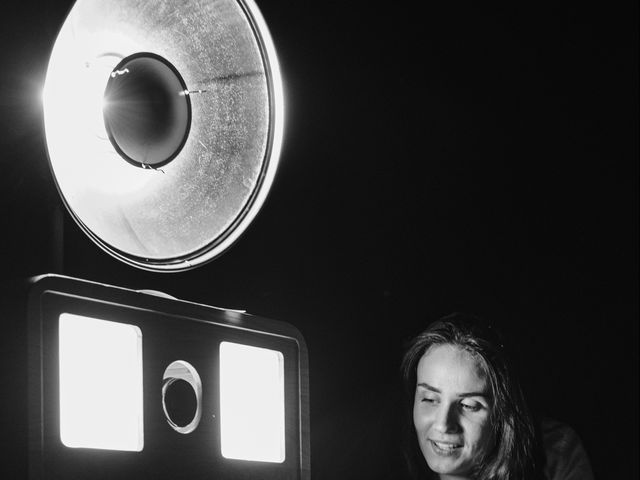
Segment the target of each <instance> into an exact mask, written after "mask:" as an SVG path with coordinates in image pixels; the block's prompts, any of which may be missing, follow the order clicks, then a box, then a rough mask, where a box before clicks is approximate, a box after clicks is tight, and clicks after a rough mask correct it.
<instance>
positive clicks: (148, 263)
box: [43, 0, 285, 273]
mask: <svg viewBox="0 0 640 480" xmlns="http://www.w3.org/2000/svg"><path fill="white" fill-rule="evenodd" d="M235 1H236V3H237V4H238V6H239V7H240V8H241V9H242V11H243V13H244V14H245V16H246V18H247V20H248V23H249V25H250V27H251V29H252V31H253V34H254V38H255V41H256V43H257V46H258V48H259V50H260V53H261V57H262V58H261V60H262V63H263V66H264V70H265V80H266V84H267V93H268V99H269V120H270V122H269V125H268V134H267V144H266V148H265V155H264V160H263V163H262V168H261V171H260V173H259V176H258V179H257V181H256V186H255V188H254V190H253V192H252V194H251V196H250V197H249V199H248V201H247V203H246V205H245V206H244V208H243V209H242V210H241V211H240V213H239V214H238V215H237V216H236V217H235V218H234V219H233V221H232V222H231V224H230V225H229V226H228V227H227V228H226V229H225V230H224V231H222V232H221V233H220V234H219V235H217V236H216V237H215V238H213V239H211V241H210V242H209V243H208V244H207V245H205V246H204V247H202V248H200V249H197V250H194V251H192V252H189V253H187V254H185V255H181V256H177V257H166V258H163V259H149V258H145V257H140V256H137V255H132V254H129V253H126V252H124V251H122V250H120V249H118V248H116V247H114V246H113V245H111V244H110V243H108V242H106V241H104V240H103V239H102V238H100V237H99V236H98V235H97V234H95V233H94V232H93V231H92V230H91V229H90V228H89V227H87V226H86V225H85V223H84V222H83V221H82V219H81V218H80V217H79V216H78V215H77V214H76V213H75V211H74V210H73V209H72V208H71V206H70V205H69V203H68V201H67V199H66V198H65V196H64V194H63V192H62V189H61V188H60V185H59V183H58V180H57V178H56V175H55V170H54V168H53V164H52V160H51V156H50V152H49V149H48V148H46V151H47V159H48V163H49V167H50V170H51V172H52V176H53V179H54V183H55V185H56V189H57V190H58V194H59V195H60V198H61V199H62V201H63V204H64V205H65V208H66V209H67V211H68V212H69V214H70V215H71V217H72V218H73V220H74V221H75V222H76V223H77V224H78V226H79V227H80V228H81V230H82V231H83V232H84V233H85V234H86V235H87V236H88V237H89V238H90V239H91V240H92V241H93V242H94V243H95V244H96V245H98V247H100V248H101V249H102V250H103V251H105V252H106V253H108V254H109V255H111V256H112V257H114V258H116V259H117V260H120V261H121V262H123V263H125V264H127V265H130V266H133V267H137V268H139V269H142V270H147V271H151V272H161V273H172V272H182V271H187V270H192V269H194V268H197V267H199V266H201V265H204V264H206V263H209V262H210V261H212V260H214V259H215V258H217V257H219V256H220V255H222V254H223V253H224V252H225V251H226V250H228V249H229V248H230V247H231V246H232V245H233V244H234V243H235V242H236V241H237V240H238V239H239V238H240V236H241V235H242V234H243V233H244V232H245V230H246V229H247V228H248V226H249V225H250V224H251V222H252V221H253V219H254V218H255V217H256V215H257V214H258V212H259V211H260V209H261V208H262V206H263V204H264V202H265V201H266V198H267V196H268V194H269V190H270V189H271V186H272V184H273V181H274V178H275V174H276V170H277V167H278V164H279V160H280V153H281V149H282V141H283V136H284V122H285V118H284V93H283V86H282V77H281V73H280V65H279V62H278V59H277V55H276V50H275V46H274V43H273V40H272V38H271V34H270V32H269V29H268V27H267V25H266V22H265V20H264V18H263V16H262V14H261V13H260V10H259V9H258V6H257V5H256V4H255V2H254V1H253V0H235ZM72 9H73V6H72V7H71V8H70V9H69V13H71V11H72ZM67 17H68V15H67ZM61 28H62V27H61ZM52 48H53V47H52ZM43 128H44V117H43ZM44 131H46V128H44Z"/></svg>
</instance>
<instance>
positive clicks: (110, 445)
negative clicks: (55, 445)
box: [59, 313, 144, 452]
mask: <svg viewBox="0 0 640 480" xmlns="http://www.w3.org/2000/svg"><path fill="white" fill-rule="evenodd" d="M59 348H60V351H59V357H60V439H61V440H62V443H63V444H64V445H66V446H67V447H75V448H78V447H80V448H99V449H108V450H125V451H138V452H139V451H141V450H142V448H143V445H144V429H143V397H142V332H141V331H140V329H139V328H138V327H137V326H135V325H128V324H123V323H116V322H110V321H106V320H98V319H95V318H90V317H84V316H80V315H73V314H69V313H63V314H62V315H60V323H59Z"/></svg>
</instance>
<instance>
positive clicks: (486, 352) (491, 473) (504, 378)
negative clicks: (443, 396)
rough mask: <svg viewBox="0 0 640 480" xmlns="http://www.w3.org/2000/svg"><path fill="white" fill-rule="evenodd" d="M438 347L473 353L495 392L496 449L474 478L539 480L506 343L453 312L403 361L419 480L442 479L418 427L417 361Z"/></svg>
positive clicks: (410, 446) (413, 465)
mask: <svg viewBox="0 0 640 480" xmlns="http://www.w3.org/2000/svg"><path fill="white" fill-rule="evenodd" d="M433 345H454V346H456V347H459V348H462V349H464V350H465V351H468V352H469V353H471V354H472V355H473V356H474V357H475V358H476V359H477V360H478V361H479V362H480V365H481V368H482V369H483V371H484V373H485V374H486V377H487V380H488V382H489V388H490V393H491V402H492V409H491V417H490V418H491V425H492V428H493V431H494V438H495V444H494V446H493V448H492V449H491V450H490V451H489V452H488V453H487V456H486V457H485V458H484V460H483V461H482V462H480V463H481V464H478V465H476V467H475V468H476V470H475V471H474V472H473V473H472V475H473V478H474V479H476V480H528V479H532V478H536V475H535V473H534V472H535V470H536V465H535V464H536V460H535V458H536V445H535V442H536V440H535V429H534V422H533V420H532V417H531V414H530V412H529V409H528V408H527V405H526V402H525V399H524V396H523V394H522V391H521V389H520V386H519V384H518V382H517V381H516V379H515V378H514V375H513V372H512V368H511V366H510V364H509V362H508V360H507V356H506V354H505V351H504V350H505V348H504V345H503V340H502V338H501V336H500V334H499V333H498V332H497V331H496V330H495V328H493V327H492V326H491V325H490V324H488V323H486V322H484V321H483V320H481V319H480V318H478V317H475V316H472V315H466V314H460V313H454V314H451V315H448V316H446V317H443V318H441V319H440V320H438V321H436V322H434V323H432V324H431V325H429V327H428V328H427V329H426V330H425V331H424V332H422V333H421V334H420V335H418V336H417V337H416V338H414V339H413V341H412V342H411V343H410V344H409V346H408V348H407V349H406V353H405V355H404V358H403V361H402V367H401V368H402V377H403V383H404V387H405V394H406V401H407V404H406V408H405V411H406V412H407V418H406V420H405V428H406V432H405V433H406V445H405V454H406V457H407V462H408V465H409V469H410V471H411V473H412V475H413V476H414V478H421V479H425V478H437V476H435V474H433V472H431V470H430V469H429V467H428V466H427V463H426V461H425V460H424V457H423V455H422V452H421V451H420V447H419V445H418V440H417V436H416V432H415V428H414V426H413V402H414V395H415V388H416V370H417V367H418V362H419V361H420V359H421V358H422V356H423V355H424V354H425V352H426V351H427V350H428V349H429V348H431V347H432V346H433Z"/></svg>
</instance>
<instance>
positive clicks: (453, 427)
mask: <svg viewBox="0 0 640 480" xmlns="http://www.w3.org/2000/svg"><path fill="white" fill-rule="evenodd" d="M434 427H435V428H436V429H437V430H438V431H439V432H442V433H457V432H459V431H460V430H461V427H460V422H459V421H458V410H457V408H456V405H453V404H451V405H445V404H440V408H439V409H438V413H437V416H436V421H435V424H434Z"/></svg>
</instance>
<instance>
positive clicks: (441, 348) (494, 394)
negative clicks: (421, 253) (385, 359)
mask: <svg viewBox="0 0 640 480" xmlns="http://www.w3.org/2000/svg"><path fill="white" fill-rule="evenodd" d="M402 373H403V380H404V384H405V387H406V392H407V398H408V402H409V405H408V406H407V411H408V412H409V415H408V418H407V425H408V426H409V428H408V439H409V442H408V445H407V446H406V451H407V459H408V463H409V466H410V470H411V472H412V474H413V476H414V477H415V478H425V479H426V478H434V479H440V480H446V479H458V480H463V479H474V480H529V479H545V478H546V479H552V480H561V479H564V480H569V479H574V478H575V479H576V480H577V479H582V480H590V479H592V478H593V476H592V474H591V469H590V467H589V462H588V460H587V457H586V455H585V454H584V450H583V449H582V445H581V444H580V442H579V439H578V438H577V436H576V435H575V434H574V433H573V431H572V430H570V429H568V428H567V427H565V426H562V425H560V426H558V423H557V422H556V423H554V424H553V431H554V432H555V433H554V435H553V436H547V437H548V438H547V440H551V443H550V444H549V445H543V443H544V439H545V435H544V433H542V435H538V436H537V435H536V428H535V427H534V425H535V422H534V420H533V418H532V416H531V415H530V413H529V410H528V408H527V405H526V402H525V399H524V396H523V395H522V391H521V390H520V387H519V385H518V383H517V380H516V379H515V378H514V376H513V372H512V371H511V368H510V366H509V363H508V362H507V360H506V355H505V352H504V346H503V341H502V339H501V338H500V335H499V334H498V333H497V332H496V331H495V329H493V328H492V327H491V326H490V325H489V324H486V323H484V322H483V321H481V320H480V319H478V318H476V317H473V316H468V315H462V314H453V315H450V316H447V317H444V318H442V319H441V320H439V321H437V322H435V323H433V324H432V325H430V326H429V328H427V330H425V331H424V332H423V333H421V334H420V335H418V336H417V337H416V338H415V339H414V340H413V342H412V343H411V344H410V346H409V348H408V349H407V351H406V353H405V356H404V359H403V362H402ZM558 429H560V430H558ZM559 432H561V433H559ZM541 439H542V440H541ZM560 449H562V451H559V450H560Z"/></svg>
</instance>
